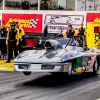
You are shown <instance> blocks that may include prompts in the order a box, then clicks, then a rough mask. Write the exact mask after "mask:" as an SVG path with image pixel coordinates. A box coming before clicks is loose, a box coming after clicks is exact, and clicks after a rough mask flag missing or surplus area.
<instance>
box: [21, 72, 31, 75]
mask: <svg viewBox="0 0 100 100" xmlns="http://www.w3.org/2000/svg"><path fill="white" fill-rule="evenodd" d="M23 74H24V75H26V76H28V75H30V74H31V72H23Z"/></svg>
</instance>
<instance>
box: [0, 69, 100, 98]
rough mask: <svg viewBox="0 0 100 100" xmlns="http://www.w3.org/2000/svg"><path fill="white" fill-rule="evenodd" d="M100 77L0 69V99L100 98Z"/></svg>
mask: <svg viewBox="0 0 100 100" xmlns="http://www.w3.org/2000/svg"><path fill="white" fill-rule="evenodd" d="M99 98H100V76H92V75H90V74H85V75H72V76H69V77H68V76H55V77H54V76H52V75H50V73H32V74H31V75H30V76H25V75H23V73H21V72H13V71H10V72H9V71H1V72H0V100H97V99H99Z"/></svg>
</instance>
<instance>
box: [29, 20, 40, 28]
mask: <svg viewBox="0 0 100 100" xmlns="http://www.w3.org/2000/svg"><path fill="white" fill-rule="evenodd" d="M38 20H39V19H32V21H31V23H30V28H36V25H37V23H38Z"/></svg>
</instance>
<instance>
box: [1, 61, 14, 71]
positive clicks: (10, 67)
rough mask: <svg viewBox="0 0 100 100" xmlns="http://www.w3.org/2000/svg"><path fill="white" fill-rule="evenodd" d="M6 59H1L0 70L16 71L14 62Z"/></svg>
mask: <svg viewBox="0 0 100 100" xmlns="http://www.w3.org/2000/svg"><path fill="white" fill-rule="evenodd" d="M5 62H6V60H0V71H14V64H13V62H11V63H5Z"/></svg>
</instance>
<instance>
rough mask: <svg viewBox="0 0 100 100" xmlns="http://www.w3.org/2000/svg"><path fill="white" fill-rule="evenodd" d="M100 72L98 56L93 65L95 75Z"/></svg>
mask: <svg viewBox="0 0 100 100" xmlns="http://www.w3.org/2000/svg"><path fill="white" fill-rule="evenodd" d="M98 74H100V69H99V59H98V57H97V58H96V59H95V61H94V65H93V75H98Z"/></svg>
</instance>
